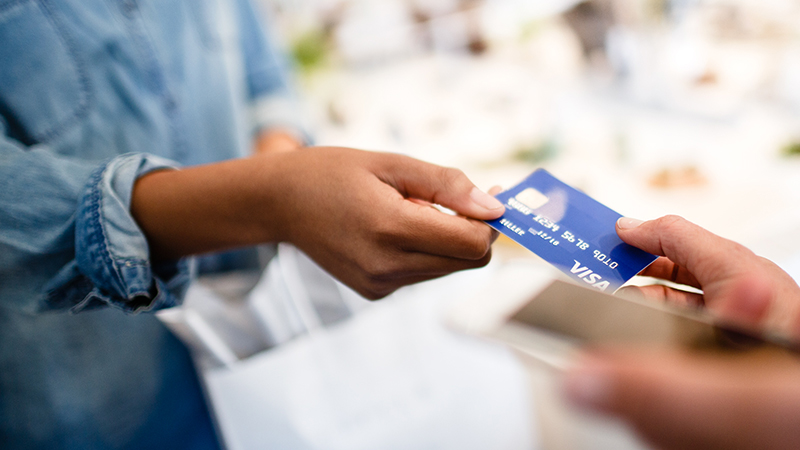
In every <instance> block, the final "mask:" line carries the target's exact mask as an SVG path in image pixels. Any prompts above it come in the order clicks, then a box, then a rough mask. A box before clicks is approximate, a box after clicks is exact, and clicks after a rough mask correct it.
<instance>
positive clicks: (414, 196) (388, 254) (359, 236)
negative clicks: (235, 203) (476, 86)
mask: <svg viewBox="0 0 800 450" xmlns="http://www.w3.org/2000/svg"><path fill="white" fill-rule="evenodd" d="M280 164H281V166H282V167H283V168H282V169H280V170H278V171H277V176H278V177H279V181H278V182H277V185H279V186H285V193H284V195H283V196H281V197H280V199H281V200H282V201H280V202H278V204H277V205H276V207H275V208H273V209H272V210H271V212H270V214H269V217H270V219H271V220H276V221H277V222H278V223H285V224H286V225H287V227H286V229H285V230H284V231H283V235H284V236H285V240H287V241H289V242H291V243H293V244H294V245H295V246H297V247H298V248H300V249H302V250H303V251H304V252H305V253H306V254H308V255H309V256H310V257H311V258H313V259H314V260H315V261H317V262H318V263H319V264H320V265H321V266H322V267H324V268H325V269H326V270H327V271H329V272H330V273H331V274H333V275H334V276H336V277H337V278H338V279H339V280H341V281H342V282H344V283H345V284H347V285H349V286H350V287H352V288H353V289H355V290H356V291H358V292H359V293H360V294H362V295H363V296H365V297H367V298H370V299H377V298H381V297H384V296H386V295H388V294H389V293H391V292H393V291H394V290H396V289H397V288H399V287H401V286H404V285H407V284H410V283H415V282H418V281H423V280H428V279H431V278H436V277H439V276H442V275H446V274H449V273H451V272H454V271H457V270H463V269H471V268H475V267H481V266H484V265H485V264H487V263H488V262H489V260H490V258H491V244H492V242H493V241H494V239H495V238H496V237H497V233H496V232H495V231H494V230H492V229H491V228H490V227H489V226H487V225H486V224H485V223H483V222H481V220H486V219H495V218H497V217H499V216H501V215H502V214H503V212H504V210H505V209H504V207H503V205H502V203H500V202H499V201H498V200H496V199H495V198H494V197H492V196H490V195H488V194H486V193H484V192H482V191H480V190H478V188H476V187H475V185H473V184H472V182H470V181H469V179H467V177H466V176H465V175H464V174H463V173H462V172H461V171H459V170H456V169H449V168H444V167H440V166H435V165H433V164H428V163H425V162H422V161H418V160H415V159H412V158H408V157H405V156H400V155H393V154H386V153H372V152H363V151H358V150H352V149H346V148H310V149H306V150H304V151H303V152H297V153H293V154H291V155H290V156H289V157H286V158H283V159H282V162H281V163H280ZM429 203H435V204H439V205H442V206H445V207H447V208H450V209H452V210H453V211H455V212H456V213H458V214H459V215H460V216H451V215H448V214H444V213H442V212H440V211H438V210H436V209H434V208H431V207H429V206H428V204H429Z"/></svg>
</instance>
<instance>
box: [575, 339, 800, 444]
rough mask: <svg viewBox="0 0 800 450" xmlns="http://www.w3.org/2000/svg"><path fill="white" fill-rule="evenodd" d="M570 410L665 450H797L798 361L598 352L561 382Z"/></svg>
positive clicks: (767, 355)
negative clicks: (629, 429) (609, 418)
mask: <svg viewBox="0 0 800 450" xmlns="http://www.w3.org/2000/svg"><path fill="white" fill-rule="evenodd" d="M564 389H565V393H566V395H567V398H568V399H569V400H570V401H571V403H572V404H574V405H577V406H579V407H581V408H585V409H589V410H593V411H596V412H600V413H604V414H611V415H615V416H618V417H621V418H623V419H625V421H627V422H628V423H629V424H630V425H632V426H633V428H634V429H635V430H636V431H637V432H638V433H639V434H640V435H641V436H642V437H644V438H645V440H647V441H648V442H650V443H651V444H654V446H655V448H659V449H664V450H672V449H674V450H689V449H698V450H701V449H702V450H713V449H725V450H735V449H755V448H764V449H772V450H781V449H787V450H788V449H797V448H800V427H798V426H797V423H798V420H799V419H800V362H798V360H797V358H796V357H795V356H790V355H786V354H778V353H772V352H762V351H757V352H754V353H750V354H738V355H711V354H698V353H694V354H688V353H680V352H678V351H666V350H654V349H647V350H643V349H638V350H633V349H628V350H622V349H616V350H613V351H605V352H595V353H593V354H589V355H585V356H584V357H583V358H582V359H581V360H579V362H578V364H577V366H576V368H575V369H573V370H572V371H571V372H570V373H569V374H568V375H567V377H566V379H565V380H564Z"/></svg>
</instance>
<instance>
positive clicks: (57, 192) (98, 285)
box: [0, 122, 190, 314]
mask: <svg viewBox="0 0 800 450" xmlns="http://www.w3.org/2000/svg"><path fill="white" fill-rule="evenodd" d="M2 132H3V125H2V122H0V307H4V308H13V309H15V310H18V311H22V312H26V313H30V314H36V313H41V312H46V311H71V312H80V311H82V310H85V309H91V308H97V307H108V306H110V307H114V308H118V309H121V310H124V311H126V312H129V313H135V312H140V311H147V310H153V309H158V308H163V307H169V306H173V305H175V304H176V303H177V302H178V301H179V299H180V298H181V297H182V295H183V293H184V292H185V289H186V288H187V286H188V282H189V279H190V273H189V272H190V271H189V264H188V261H186V260H181V261H177V262H172V263H168V264H164V265H161V266H158V267H155V266H153V265H152V264H151V262H150V259H149V256H148V247H147V241H146V239H145V237H144V235H143V233H142V231H141V230H140V229H139V227H138V225H137V224H136V222H135V221H134V220H133V217H132V216H131V214H130V201H131V192H132V189H133V183H134V181H135V180H136V179H137V178H138V177H139V176H142V175H143V174H146V173H148V172H150V171H153V170H157V169H164V168H171V167H174V166H175V164H174V163H172V162H170V161H167V160H164V159H160V158H156V157H153V156H147V155H143V154H127V155H122V156H119V157H116V158H114V159H111V160H110V161H105V162H100V161H95V162H90V161H85V160H80V159H75V158H67V157H62V156H59V155H55V154H53V153H52V152H51V151H49V150H48V149H47V148H44V147H30V148H25V147H23V146H21V145H19V144H18V143H16V142H15V141H13V140H11V139H8V138H7V137H5V136H4V135H3V134H2Z"/></svg>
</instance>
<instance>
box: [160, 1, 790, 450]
mask: <svg viewBox="0 0 800 450" xmlns="http://www.w3.org/2000/svg"><path fill="white" fill-rule="evenodd" d="M257 1H258V2H260V5H259V6H261V11H262V12H263V14H264V15H265V18H266V19H267V20H268V22H269V23H271V24H272V25H273V27H272V29H271V31H272V32H273V33H274V34H275V35H276V36H277V37H278V39H279V40H280V41H282V42H283V44H284V45H285V47H286V48H287V52H288V54H289V55H290V57H291V59H292V60H293V62H294V66H295V70H296V75H297V90H298V94H299V96H300V98H301V99H302V103H303V105H304V108H305V112H306V117H307V119H308V127H309V130H310V131H311V133H312V134H313V136H314V137H315V140H316V142H317V143H318V144H320V145H337V146H349V147H356V148H363V149H372V150H382V151H390V152H397V153H402V154H406V155H410V156H413V157H416V158H420V159H423V160H426V161H430V162H433V163H437V164H442V165H447V166H452V167H458V168H460V169H462V170H464V171H465V172H466V173H467V175H468V176H469V177H470V178H471V179H472V180H473V181H474V182H475V183H476V184H477V185H478V186H479V187H481V188H483V189H484V190H488V189H489V188H490V187H491V186H494V185H500V186H504V187H511V186H513V185H515V184H516V183H518V182H519V181H520V180H521V179H522V178H524V177H525V176H527V175H528V174H529V173H530V172H532V171H533V170H534V169H536V168H538V167H545V168H546V169H548V170H549V171H550V172H552V173H553V174H554V175H555V176H556V177H558V178H560V179H562V180H563V181H565V182H567V183H569V184H571V185H573V186H575V187H577V188H579V189H581V190H583V191H585V192H587V193H588V194H589V195H591V196H593V197H594V198H596V199H597V200H599V201H600V202H602V203H604V204H606V205H608V206H609V207H611V208H612V209H615V210H616V211H618V212H620V213H621V214H623V215H627V216H631V217H636V218H640V219H651V218H656V217H660V216H663V215H666V214H679V215H682V216H684V217H686V218H687V219H689V220H691V221H694V222H696V223H698V224H700V225H702V226H704V227H706V228H708V229H710V230H711V231H713V232H715V233H717V234H720V235H722V236H725V237H727V238H730V239H733V240H736V241H738V242H741V243H743V244H745V245H747V246H748V247H750V248H751V249H753V250H754V251H755V252H756V253H758V254H761V255H763V256H766V257H768V258H770V259H772V260H773V261H775V262H777V263H778V264H779V265H781V266H782V267H783V268H784V269H785V270H787V271H788V272H789V273H790V274H792V275H793V276H794V277H795V279H800V207H798V205H800V31H798V30H800V28H798V27H797V24H798V23H800V1H797V0H706V1H701V0H590V1H582V2H581V1H575V0H257ZM278 255H279V258H275V259H273V260H272V262H271V263H270V266H269V268H268V269H267V271H266V272H265V273H264V275H263V276H261V281H259V283H258V285H257V286H256V288H255V289H254V290H253V291H252V292H251V293H250V294H248V299H249V300H248V301H247V305H246V307H243V308H242V309H241V311H240V312H239V315H238V316H236V317H235V319H236V320H231V322H237V324H236V325H235V326H227V328H226V327H225V326H224V323H223V324H222V326H221V325H220V323H221V322H224V321H221V320H220V317H223V318H224V314H223V313H220V312H219V308H217V309H214V308H211V307H209V306H205V308H206V310H205V311H204V310H203V305H212V304H213V302H203V301H198V299H200V300H202V299H203V298H205V297H208V296H209V295H210V291H207V290H204V289H205V288H204V287H203V284H202V283H201V284H200V285H199V286H197V285H196V286H195V288H194V289H195V291H194V292H193V296H190V297H191V298H192V299H193V300H194V304H196V305H200V306H199V307H198V306H195V309H196V310H198V311H200V313H204V315H205V317H206V318H207V321H208V322H209V323H210V325H211V326H212V327H214V328H217V330H224V329H227V330H228V331H227V336H226V332H220V331H218V334H219V335H220V336H221V337H222V339H220V340H219V342H218V341H217V340H215V339H208V338H205V337H203V336H204V335H211V333H205V334H204V332H203V330H204V329H205V328H204V327H205V325H203V324H204V322H200V321H199V319H197V318H194V316H191V317H189V316H188V314H190V313H189V312H187V313H186V314H187V317H186V318H184V319H183V320H184V321H185V322H190V319H192V320H195V321H196V322H198V323H200V324H201V325H203V326H202V327H201V326H194V327H193V329H194V331H191V330H189V331H186V332H185V333H183V334H181V333H180V332H179V334H181V335H182V337H184V339H186V340H187V341H188V342H189V343H190V345H191V342H192V339H193V338H194V339H195V340H196V341H201V344H198V345H193V347H195V348H196V349H197V348H204V349H205V351H206V353H209V354H213V355H214V358H213V359H214V360H215V361H216V363H217V365H219V363H220V362H221V363H223V365H224V366H225V367H223V368H210V369H206V370H205V371H204V377H205V382H206V387H207V389H208V393H209V397H210V399H211V401H212V404H213V405H214V408H215V411H216V415H217V419H218V422H219V425H220V428H221V431H222V435H223V436H224V437H225V441H226V445H228V448H231V449H249V448H264V447H268V448H271V447H275V448H293V449H294V448H297V449H334V448H335V449H339V448H341V449H348V450H352V449H365V450H366V449H373V448H381V449H408V448H414V449H423V448H432V449H433V448H461V449H476V450H477V449H485V448H504V449H521V450H522V449H533V448H546V449H577V448H592V449H606V448H607V449H615V450H620V449H641V448H645V446H643V445H642V444H641V443H640V442H637V441H635V439H632V438H631V435H630V434H629V433H627V432H626V431H625V430H624V428H620V425H619V424H608V423H599V424H598V423H592V422H587V421H581V420H578V419H575V418H574V417H573V416H571V415H570V414H569V413H568V412H565V411H566V410H565V409H564V407H563V405H561V404H560V400H559V399H558V395H557V392H558V386H557V385H558V377H557V374H556V375H554V374H553V373H552V372H546V371H542V370H541V369H530V368H528V369H524V368H523V367H522V366H521V363H520V361H519V360H518V359H516V358H514V357H513V356H512V355H511V354H510V352H509V351H508V350H507V349H506V348H504V347H502V346H500V345H497V344H492V343H488V342H484V341H481V340H478V339H475V338H474V337H467V336H465V335H462V334H459V333H455V332H453V330H452V329H448V328H447V327H446V326H445V325H444V324H443V322H447V320H448V319H447V318H448V317H450V318H451V319H452V317H453V315H452V312H448V311H450V310H452V306H453V305H454V304H461V303H463V302H462V300H469V299H470V298H474V299H477V300H479V301H480V302H482V303H480V302H478V303H479V304H482V305H483V306H479V307H477V308H472V307H471V306H469V305H471V303H469V302H466V303H464V304H466V305H467V306H468V307H467V308H465V309H464V310H466V311H467V312H468V313H471V314H473V315H475V316H476V317H477V316H480V315H481V314H483V312H485V311H487V310H485V309H481V308H483V307H485V306H486V305H491V304H496V303H502V302H503V301H504V299H505V298H506V297H507V295H506V294H507V292H506V291H507V290H508V288H509V287H510V286H511V283H506V284H503V283H499V282H498V281H497V280H498V279H499V278H498V277H499V276H500V275H502V274H503V273H511V272H513V271H514V270H516V271H517V272H514V273H517V274H519V273H522V274H524V275H522V276H521V277H523V278H525V277H527V278H530V277H537V276H541V277H545V278H546V277H549V276H552V274H553V272H552V269H550V268H549V267H548V266H547V265H546V264H545V263H543V262H542V261H541V260H538V259H537V258H536V257H535V256H534V255H533V254H531V253H529V252H528V251H527V250H524V249H523V248H522V247H519V246H517V245H516V244H514V243H513V242H511V241H510V240H507V239H505V238H503V237H501V239H499V240H498V242H497V244H495V246H494V259H493V262H492V263H491V264H490V265H489V266H488V267H486V268H485V269H481V270H478V271H470V272H466V273H458V274H454V275H452V276H449V277H445V278H443V279H439V280H435V281H432V282H427V283H423V284H420V285H414V286H409V287H407V288H404V289H401V290H399V291H398V292H397V293H395V294H393V295H392V296H390V297H389V298H387V299H385V300H382V301H381V302H376V303H368V302H366V301H365V300H363V299H361V298H359V297H358V296H357V295H356V294H355V293H353V292H352V291H350V290H349V289H348V288H346V287H345V286H343V285H341V284H340V283H338V282H336V281H335V280H333V279H331V278H330V277H329V276H328V275H327V274H325V273H324V272H323V271H321V269H319V268H318V267H316V266H315V264H314V263H313V262H312V261H310V260H309V259H308V258H306V257H305V256H304V255H302V254H300V253H299V252H297V251H296V250H295V249H293V248H291V247H289V246H286V245H283V244H282V245H281V247H280V248H279V250H278ZM517 279H520V278H519V277H518V278H517ZM219 287H220V283H217V285H216V288H217V289H216V291H217V293H219V292H220V291H221V289H219ZM204 296H205V297H204ZM231 297H233V296H231ZM190 312H191V311H190ZM356 313H358V314H356ZM162 317H163V316H162ZM243 318H246V319H255V321H256V322H257V323H256V324H254V325H252V326H251V327H250V328H249V329H248V328H247V327H246V326H243V325H242V323H245V322H246V320H243ZM178 319H180V318H178ZM178 319H176V322H181V320H178ZM189 325H191V324H189ZM188 328H192V327H188ZM198 330H200V331H198ZM242 330H245V331H248V330H249V332H250V333H249V334H250V335H251V336H250V337H252V336H257V337H256V338H252V339H251V342H254V343H251V344H247V345H243V344H242V342H248V340H247V339H245V337H243V335H244V334H247V333H245V332H243V331H242ZM259 330H260V331H259ZM178 331H180V329H178ZM187 336H189V338H187ZM223 341H227V342H223ZM228 347H230V348H228ZM265 348H270V350H268V351H262V350H263V349H265ZM215 349H218V350H215ZM201 366H202V364H201Z"/></svg>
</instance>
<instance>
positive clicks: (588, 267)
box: [486, 169, 657, 292]
mask: <svg viewBox="0 0 800 450" xmlns="http://www.w3.org/2000/svg"><path fill="white" fill-rule="evenodd" d="M497 199H498V200H500V201H501V202H503V204H504V205H505V207H506V212H505V214H503V216H502V217H500V218H499V219H496V220H491V221H487V222H486V223H488V224H489V225H490V226H491V227H492V228H494V229H496V230H497V231H499V232H501V233H503V234H505V235H506V236H508V237H510V238H511V239H513V240H514V241H516V242H518V243H519V244H521V245H522V246H523V247H525V248H527V249H528V250H530V251H532V252H533V253H536V254H537V255H538V256H540V257H541V258H542V259H544V260H545V261H547V262H549V263H550V264H552V265H554V266H555V267H556V268H557V269H559V270H561V271H562V272H564V273H565V274H567V276H569V277H570V278H572V279H574V280H576V281H578V282H579V283H581V284H583V283H586V284H588V285H589V286H592V287H594V288H597V289H599V290H600V291H608V292H614V291H616V290H617V289H619V287H620V286H622V285H623V284H624V283H625V282H626V281H628V280H630V279H631V278H633V276H634V275H636V274H637V273H639V272H641V271H642V269H644V268H645V267H647V266H648V265H650V264H651V263H652V262H653V261H655V260H656V258H657V257H656V256H655V255H651V254H650V253H647V252H645V251H643V250H640V249H638V248H636V247H633V246H631V245H628V244H626V243H624V242H622V240H621V239H620V238H619V236H617V231H616V228H615V225H616V222H617V219H619V218H620V217H622V215H621V214H619V213H617V212H616V211H614V210H612V209H611V208H609V207H607V206H605V205H603V204H602V203H600V202H598V201H597V200H595V199H593V198H591V197H589V196H588V195H586V194H584V193H583V192H580V191H578V190H577V189H575V188H573V187H571V186H569V185H567V184H565V183H563V182H562V181H560V180H559V179H557V178H556V177H554V176H553V175H551V174H550V173H549V172H547V171H546V170H544V169H538V170H536V171H534V172H533V173H532V174H530V175H529V176H528V178H526V179H525V180H524V181H523V182H522V183H520V184H518V185H516V186H514V187H513V188H511V189H509V190H507V191H505V192H501V193H500V194H498V195H497Z"/></svg>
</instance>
